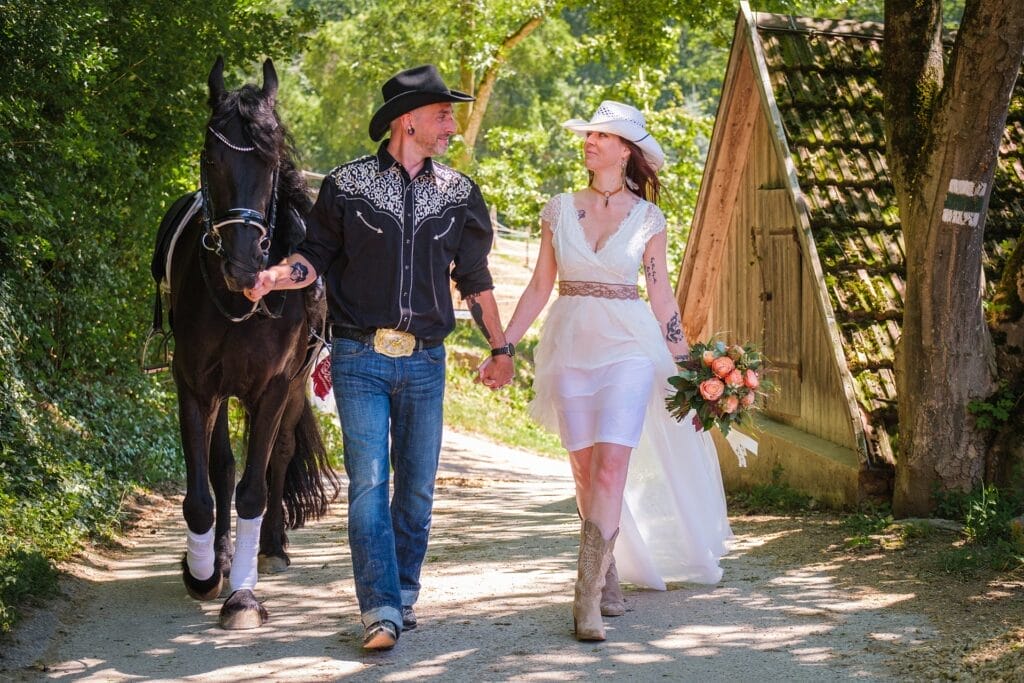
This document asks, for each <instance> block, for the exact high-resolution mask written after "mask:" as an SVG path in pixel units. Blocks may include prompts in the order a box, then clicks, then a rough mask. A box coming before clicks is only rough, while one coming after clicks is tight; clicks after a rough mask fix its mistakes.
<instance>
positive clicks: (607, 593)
mask: <svg viewBox="0 0 1024 683" xmlns="http://www.w3.org/2000/svg"><path fill="white" fill-rule="evenodd" d="M625 613H626V600H625V599H624V598H623V597H622V588H621V587H620V586H619V572H618V571H617V570H616V569H615V556H614V555H612V561H611V562H610V563H609V564H608V573H607V574H605V575H604V588H602V589H601V616H604V617H621V616H622V615H623V614H625Z"/></svg>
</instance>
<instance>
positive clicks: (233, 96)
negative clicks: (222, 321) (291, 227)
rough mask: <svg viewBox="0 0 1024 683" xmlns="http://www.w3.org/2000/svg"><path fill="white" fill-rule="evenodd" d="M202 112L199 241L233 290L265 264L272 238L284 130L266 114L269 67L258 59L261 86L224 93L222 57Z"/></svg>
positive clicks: (271, 99)
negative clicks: (203, 136) (204, 113)
mask: <svg viewBox="0 0 1024 683" xmlns="http://www.w3.org/2000/svg"><path fill="white" fill-rule="evenodd" d="M209 86H210V109H211V110H212V113H211V116H210V121H209V124H208V125H207V128H206V142H205V144H204V146H203V158H202V160H201V165H202V169H201V176H202V191H203V211H204V219H205V223H206V226H205V229H206V232H205V234H204V236H203V244H204V246H206V248H207V249H210V250H211V251H214V252H216V253H217V254H218V255H219V256H220V257H221V270H222V272H223V275H224V280H225V282H226V283H227V286H228V288H229V289H231V290H234V291H241V290H242V289H244V288H246V287H251V286H252V285H253V284H254V283H255V281H256V273H257V272H259V271H260V270H261V269H263V268H264V267H265V266H266V262H267V258H268V255H269V252H270V244H271V240H272V239H273V231H274V223H275V213H276V203H277V185H278V175H279V172H280V166H281V159H282V156H283V155H284V153H285V144H286V143H285V134H284V129H283V128H282V126H281V124H280V121H279V120H278V118H277V114H276V112H275V111H274V104H275V99H276V96H277V72H276V71H274V65H273V63H272V62H271V61H270V60H269V59H268V60H267V61H265V62H264V63H263V87H262V88H258V87H256V86H254V85H244V86H242V87H241V88H239V89H238V90H232V91H225V90H224V60H223V59H222V58H220V57H218V58H217V61H216V63H215V64H214V65H213V69H212V70H211V71H210V79H209Z"/></svg>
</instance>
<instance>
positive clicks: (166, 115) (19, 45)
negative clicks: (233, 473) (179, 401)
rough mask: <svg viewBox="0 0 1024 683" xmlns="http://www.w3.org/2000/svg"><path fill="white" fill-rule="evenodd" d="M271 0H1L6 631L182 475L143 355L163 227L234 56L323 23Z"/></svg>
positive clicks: (238, 63)
mask: <svg viewBox="0 0 1024 683" xmlns="http://www.w3.org/2000/svg"><path fill="white" fill-rule="evenodd" d="M261 7H262V3H259V2H254V1H252V0H233V1H225V0H214V1H209V0H203V1H200V0H180V1H179V2H176V3H166V2H158V1H157V0H137V1H132V2H129V1H127V0H91V1H90V2H79V1H78V0H8V1H7V2H3V3H0V82H2V83H3V84H4V87H3V90H2V91H0V177H2V178H3V179H4V183H3V188H2V189H0V392H2V394H3V396H4V398H3V402H2V403H0V569H2V571H3V575H2V576H0V631H3V630H6V629H7V628H8V627H9V625H10V623H11V620H12V619H13V613H12V611H11V609H10V605H11V603H12V602H13V601H16V600H17V599H18V598H19V596H21V595H24V594H26V593H30V592H33V591H35V590H36V589H34V588H31V585H30V584H31V581H30V577H31V576H39V572H37V571H35V570H32V569H31V568H32V567H38V565H39V562H40V561H41V562H42V563H43V564H44V565H45V563H46V561H47V560H54V559H59V558H61V557H63V556H65V555H66V554H67V553H69V552H71V551H72V550H73V549H74V548H75V544H76V543H77V541H78V540H79V539H80V538H81V537H82V536H83V535H84V534H87V533H90V532H95V531H96V530H97V529H99V528H101V527H102V526H103V525H104V524H106V523H109V521H110V520H111V519H113V518H114V517H115V516H116V514H117V511H118V508H119V505H120V502H121V496H122V495H123V494H124V492H125V491H126V490H127V489H128V488H129V487H130V486H131V485H132V484H133V482H137V481H139V480H141V479H143V478H145V477H146V476H154V477H160V476H165V475H168V474H171V473H174V472H176V471H177V470H178V469H180V466H179V465H178V458H177V448H176V443H177V437H176V431H175V424H174V422H175V421H174V412H173V409H172V408H171V405H172V404H171V402H170V401H169V398H170V397H169V394H168V392H167V390H166V388H165V387H164V386H163V385H161V384H159V383H156V382H153V381H151V380H149V379H147V378H144V377H143V376H142V375H141V373H139V371H138V368H137V364H136V358H137V354H138V352H139V346H140V341H141V336H140V333H142V332H144V331H145V329H146V325H147V321H148V319H149V304H150V301H151V296H152V292H153V285H152V283H151V281H150V276H149V261H150V257H151V254H152V245H153V237H154V233H155V231H156V225H157V222H158V221H159V218H160V216H161V215H162V213H163V211H164V209H165V208H166V207H167V206H168V204H169V203H170V201H171V200H172V199H173V198H174V197H176V196H177V195H179V194H181V193H182V192H183V191H185V190H189V189H192V188H194V187H195V186H196V183H197V180H198V174H197V172H196V170H195V169H196V157H197V152H198V149H199V146H200V145H201V143H202V139H203V136H202V131H203V123H204V121H205V118H206V116H207V108H206V103H205V100H206V93H205V87H204V85H203V84H204V82H205V77H206V74H207V73H208V71H209V68H210V65H211V64H212V62H213V60H214V58H215V57H216V56H217V54H223V55H225V57H226V58H227V60H228V62H229V64H232V65H234V66H235V67H236V68H238V69H239V70H243V71H246V72H248V71H250V70H251V69H252V67H253V65H254V63H255V61H256V59H257V58H258V57H260V56H261V55H264V54H270V55H273V56H282V55H290V54H292V53H293V52H294V51H295V50H297V49H298V47H299V39H300V35H301V33H302V32H303V31H306V30H308V29H309V28H311V22H310V19H311V15H309V14H308V13H292V14H288V13H287V12H279V11H265V10H264V9H261ZM26 582H28V583H26ZM26 586H28V587H26Z"/></svg>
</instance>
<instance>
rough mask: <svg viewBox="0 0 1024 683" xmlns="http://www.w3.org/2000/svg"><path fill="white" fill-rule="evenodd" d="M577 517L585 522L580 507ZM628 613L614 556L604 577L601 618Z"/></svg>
mask: <svg viewBox="0 0 1024 683" xmlns="http://www.w3.org/2000/svg"><path fill="white" fill-rule="evenodd" d="M576 516H577V517H579V518H580V521H581V522H582V521H583V515H581V514H580V506H579V505H577V506H576ZM625 613H626V599H625V598H623V597H622V588H621V587H620V586H619V572H618V570H616V569H615V556H614V555H612V561H611V564H609V565H608V573H607V574H605V577H604V588H602V589H601V616H603V617H621V616H622V615H623V614H625Z"/></svg>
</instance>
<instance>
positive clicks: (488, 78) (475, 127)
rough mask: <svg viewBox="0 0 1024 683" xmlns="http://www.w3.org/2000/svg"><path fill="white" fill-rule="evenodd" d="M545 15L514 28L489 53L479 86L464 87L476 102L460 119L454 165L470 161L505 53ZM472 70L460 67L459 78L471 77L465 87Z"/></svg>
mask: <svg viewBox="0 0 1024 683" xmlns="http://www.w3.org/2000/svg"><path fill="white" fill-rule="evenodd" d="M544 17H545V15H543V14H541V15H538V16H535V17H531V18H529V19H527V20H526V21H525V22H523V24H522V25H521V26H520V27H519V28H517V29H516V30H515V31H513V32H512V33H511V34H509V35H508V36H506V37H505V39H504V40H503V41H501V44H500V45H499V46H498V49H497V50H495V51H494V54H493V55H492V56H491V60H490V62H489V63H488V65H487V69H485V70H484V75H483V77H482V78H481V79H480V83H479V85H478V86H477V87H476V91H475V92H474V91H473V90H472V89H470V90H465V91H464V92H468V93H470V94H471V95H473V96H474V97H476V102H473V103H472V106H471V107H467V108H466V113H465V115H464V116H463V118H462V120H460V123H461V124H462V125H461V128H462V139H463V141H464V142H465V146H464V147H463V149H462V155H461V157H460V158H459V160H458V161H457V163H456V165H457V166H459V167H460V168H466V167H468V166H469V164H470V162H471V161H472V160H473V152H474V150H475V149H476V139H477V137H478V136H479V135H480V126H481V125H482V124H483V122H484V114H486V113H487V104H488V103H489V102H490V101H491V93H492V92H494V85H495V83H497V81H498V74H499V72H500V71H501V69H502V67H504V66H505V62H506V61H507V60H508V53H509V52H511V51H512V49H513V48H514V47H515V46H516V45H518V44H519V43H520V42H522V41H523V40H525V39H526V37H527V36H529V35H530V34H531V33H533V32H534V30H535V29H536V28H537V27H538V26H540V25H541V23H543V22H544ZM472 77H473V72H472V70H468V69H465V68H464V69H463V71H462V78H463V81H465V80H466V79H467V78H468V79H470V83H461V84H460V85H461V86H462V87H463V88H465V87H467V86H470V87H471V86H472V85H473V83H472Z"/></svg>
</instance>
